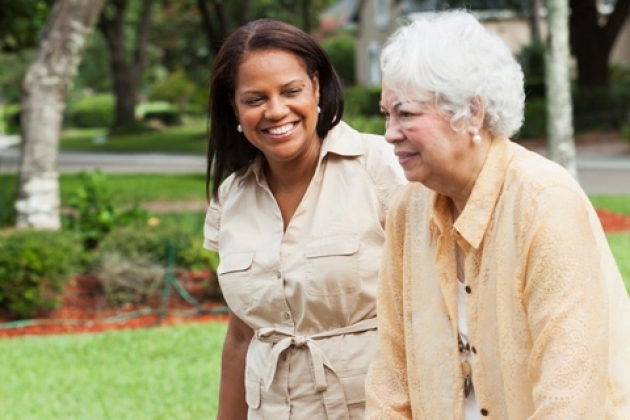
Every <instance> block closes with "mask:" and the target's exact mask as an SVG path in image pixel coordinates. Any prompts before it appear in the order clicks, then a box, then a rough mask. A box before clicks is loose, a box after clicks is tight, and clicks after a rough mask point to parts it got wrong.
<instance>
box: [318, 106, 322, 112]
mask: <svg viewBox="0 0 630 420" xmlns="http://www.w3.org/2000/svg"><path fill="white" fill-rule="evenodd" d="M317 113H318V114H321V113H322V109H321V108H320V107H319V105H317Z"/></svg>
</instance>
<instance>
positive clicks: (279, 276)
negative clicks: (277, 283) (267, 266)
mask: <svg viewBox="0 0 630 420" xmlns="http://www.w3.org/2000/svg"><path fill="white" fill-rule="evenodd" d="M276 277H278V278H279V279H281V278H282V271H280V270H278V272H277V273H276Z"/></svg>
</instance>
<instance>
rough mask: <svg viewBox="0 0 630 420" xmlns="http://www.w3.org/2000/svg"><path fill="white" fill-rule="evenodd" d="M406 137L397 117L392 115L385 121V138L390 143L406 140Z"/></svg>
mask: <svg viewBox="0 0 630 420" xmlns="http://www.w3.org/2000/svg"><path fill="white" fill-rule="evenodd" d="M404 138H405V135H404V134H403V132H402V130H401V127H400V124H398V122H397V121H396V119H395V118H392V117H390V118H389V119H388V120H387V121H386V122H385V140H386V141H387V142H388V143H391V144H394V143H397V142H399V141H402V140H404Z"/></svg>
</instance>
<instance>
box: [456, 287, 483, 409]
mask: <svg viewBox="0 0 630 420" xmlns="http://www.w3.org/2000/svg"><path fill="white" fill-rule="evenodd" d="M457 285H458V287H459V288H458V293H457V314H458V320H457V324H458V328H459V334H460V336H461V337H462V341H463V342H464V345H466V343H468V325H466V285H465V284H464V283H462V282H461V281H457ZM462 358H466V359H468V363H470V364H471V366H472V363H471V362H472V361H471V360H470V353H469V352H467V353H462ZM473 377H474V375H473ZM464 419H466V420H479V419H480V417H479V407H478V406H477V398H475V387H474V386H473V387H472V389H471V390H470V393H469V394H468V398H466V400H465V402H464Z"/></svg>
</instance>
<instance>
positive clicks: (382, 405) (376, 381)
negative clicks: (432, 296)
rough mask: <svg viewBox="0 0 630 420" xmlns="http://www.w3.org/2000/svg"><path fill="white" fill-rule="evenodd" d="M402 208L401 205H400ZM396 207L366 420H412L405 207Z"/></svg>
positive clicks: (390, 223) (369, 377)
mask: <svg viewBox="0 0 630 420" xmlns="http://www.w3.org/2000/svg"><path fill="white" fill-rule="evenodd" d="M396 203H398V204H401V203H399V202H398V201H397V202H396ZM398 204H393V207H392V209H391V213H390V214H389V216H388V220H387V224H386V226H387V239H386V241H385V249H384V253H383V260H382V266H381V272H380V274H379V286H378V295H377V304H376V307H377V311H378V348H377V352H376V356H375V358H374V360H373V361H372V363H371V365H370V367H369V370H368V374H367V378H366V411H365V418H366V419H383V420H385V419H388V420H389V419H391V420H396V419H411V417H412V416H411V404H410V400H409V392H408V386H407V374H406V372H407V361H406V351H405V335H404V317H403V273H402V267H403V264H402V262H403V253H404V246H403V245H404V236H405V220H404V219H405V212H406V211H405V206H403V205H398Z"/></svg>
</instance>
